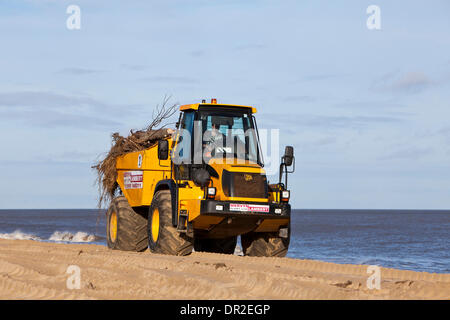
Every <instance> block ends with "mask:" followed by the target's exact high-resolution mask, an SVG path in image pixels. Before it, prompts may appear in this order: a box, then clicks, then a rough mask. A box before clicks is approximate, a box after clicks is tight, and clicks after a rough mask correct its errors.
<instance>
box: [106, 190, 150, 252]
mask: <svg viewBox="0 0 450 320" xmlns="http://www.w3.org/2000/svg"><path fill="white" fill-rule="evenodd" d="M106 221H107V223H106V239H107V240H106V241H107V244H108V248H110V249H115V250H123V251H144V250H145V249H147V245H148V241H147V218H146V217H144V216H142V215H141V214H139V213H137V212H135V211H134V210H133V208H131V207H130V205H129V204H128V201H127V199H126V198H125V197H124V196H120V197H117V198H114V199H113V200H112V201H111V204H110V206H109V209H108V211H107V213H106Z"/></svg>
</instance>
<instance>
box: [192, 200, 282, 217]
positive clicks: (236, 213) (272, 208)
mask: <svg viewBox="0 0 450 320" xmlns="http://www.w3.org/2000/svg"><path fill="white" fill-rule="evenodd" d="M267 207H268V210H267ZM220 209H222V210H220ZM263 211H264V212H263ZM200 215H214V216H226V217H259V218H263V219H280V218H281V219H282V218H290V216H291V205H290V204H289V203H260V202H243V201H217V200H202V201H201V204H200Z"/></svg>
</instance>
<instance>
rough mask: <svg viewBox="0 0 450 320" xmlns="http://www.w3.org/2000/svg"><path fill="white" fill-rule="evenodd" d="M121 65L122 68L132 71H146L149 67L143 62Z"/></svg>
mask: <svg viewBox="0 0 450 320" xmlns="http://www.w3.org/2000/svg"><path fill="white" fill-rule="evenodd" d="M120 67H121V68H122V69H126V70H130V71H144V70H147V69H148V68H149V67H148V66H146V65H142V64H121V65H120Z"/></svg>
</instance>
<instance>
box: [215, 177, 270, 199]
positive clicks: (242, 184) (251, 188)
mask: <svg viewBox="0 0 450 320" xmlns="http://www.w3.org/2000/svg"><path fill="white" fill-rule="evenodd" d="M222 188H223V192H224V194H225V195H226V196H227V197H244V198H267V178H266V176H265V175H262V174H258V173H244V172H229V171H227V170H223V174H222Z"/></svg>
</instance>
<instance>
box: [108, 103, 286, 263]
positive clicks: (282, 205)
mask: <svg viewBox="0 0 450 320" xmlns="http://www.w3.org/2000/svg"><path fill="white" fill-rule="evenodd" d="M180 111H181V113H180V117H179V121H178V122H177V125H176V126H177V130H176V132H175V134H174V135H172V136H171V137H169V138H166V139H162V140H160V141H158V143H157V144H155V145H154V146H153V147H150V148H148V149H146V150H143V151H139V152H132V153H128V154H125V155H123V156H121V157H119V158H118V159H117V163H116V168H117V183H118V185H119V187H120V195H119V196H118V197H116V198H114V199H113V200H112V202H111V204H110V207H109V209H108V212H107V242H108V247H110V248H112V249H119V250H133V251H143V250H145V249H146V248H147V247H148V248H149V249H150V251H151V252H153V253H162V254H169V255H187V254H189V253H191V252H192V249H194V250H195V251H207V252H216V253H226V254H232V253H234V251H235V247H236V241H237V236H239V235H240V236H241V243H242V249H243V253H244V254H245V255H249V256H279V257H282V256H285V255H286V253H287V250H288V246H289V239H290V214H291V207H290V204H289V197H290V192H289V190H287V185H286V184H287V173H288V167H290V166H292V165H293V161H294V156H293V148H292V147H286V151H285V154H284V156H283V157H282V160H281V164H280V180H279V181H278V183H275V184H269V183H268V181H267V178H266V172H265V170H264V168H263V166H264V165H263V160H262V152H261V147H260V142H259V136H258V131H257V126H256V121H255V118H254V114H255V113H256V109H255V108H253V107H250V106H238V105H225V104H217V102H216V100H215V99H212V100H211V103H206V102H205V101H204V100H203V102H202V103H199V104H190V105H183V106H181V107H180ZM291 172H292V171H291ZM283 173H284V174H286V180H285V181H286V182H285V183H283V182H282V175H283Z"/></svg>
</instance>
